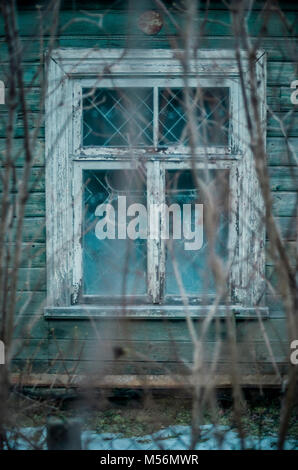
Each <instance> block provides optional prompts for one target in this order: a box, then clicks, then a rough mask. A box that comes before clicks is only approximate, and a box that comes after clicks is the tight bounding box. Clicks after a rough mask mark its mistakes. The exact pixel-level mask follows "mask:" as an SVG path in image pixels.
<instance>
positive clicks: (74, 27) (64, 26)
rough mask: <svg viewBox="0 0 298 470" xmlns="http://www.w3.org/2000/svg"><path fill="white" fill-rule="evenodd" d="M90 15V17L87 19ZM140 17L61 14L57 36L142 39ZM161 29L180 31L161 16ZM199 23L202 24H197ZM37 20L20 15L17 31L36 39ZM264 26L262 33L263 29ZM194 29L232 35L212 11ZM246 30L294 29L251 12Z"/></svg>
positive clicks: (223, 15)
mask: <svg viewBox="0 0 298 470" xmlns="http://www.w3.org/2000/svg"><path fill="white" fill-rule="evenodd" d="M173 14H174V18H175V22H176V23H178V24H179V28H183V27H185V25H186V24H185V21H186V20H185V15H184V14H181V13H180V12H179V11H177V10H176V11H175V12H173ZM90 15H93V16H90ZM138 18H139V14H137V11H136V12H135V14H132V12H131V11H130V12H129V14H128V13H126V14H125V13H124V12H119V11H117V10H114V11H113V10H112V9H109V10H102V11H98V10H93V9H92V10H89V11H88V12H86V13H85V11H84V10H81V11H76V12H72V11H67V10H66V11H63V10H62V11H60V14H59V32H63V34H64V35H71V36H73V35H84V34H88V35H94V34H99V33H101V34H107V35H113V34H117V33H119V32H121V34H124V35H125V34H129V33H130V32H135V31H137V32H138V33H139V35H141V33H142V32H141V31H140V29H139V28H138ZM295 18H296V16H295V12H290V11H289V12H287V20H288V22H289V25H290V27H291V26H293V25H294V21H295ZM163 22H164V26H163V28H162V29H161V31H160V32H159V36H160V37H162V36H166V35H167V34H178V33H179V29H177V28H176V27H175V25H174V24H173V23H172V21H171V19H169V17H168V16H166V15H164V17H163ZM200 23H201V24H200ZM39 25H40V20H39V18H38V12H36V11H30V12H29V11H21V12H20V14H19V28H20V34H21V35H22V36H31V37H33V38H34V37H36V38H38V36H39ZM50 25H51V19H50V15H46V16H45V17H43V21H42V27H43V30H44V34H45V36H47V35H49V33H50ZM264 25H265V29H263V28H264ZM196 27H198V28H201V29H202V33H203V34H206V35H208V34H212V35H214V36H225V35H229V34H231V32H232V21H231V15H230V12H229V11H217V10H211V11H209V12H208V14H207V15H206V14H203V13H202V14H201V15H198V18H197V19H196ZM248 30H249V33H250V34H253V35H259V34H260V33H261V31H262V35H263V36H267V35H269V36H287V35H291V34H292V33H293V28H292V27H291V30H290V31H288V30H287V28H285V26H284V24H283V21H282V20H281V18H280V16H279V15H278V13H277V12H274V11H271V12H270V14H268V13H267V14H266V13H264V14H262V12H255V11H252V12H251V14H250V16H249V19H248ZM0 35H1V36H3V35H4V27H3V20H1V22H0Z"/></svg>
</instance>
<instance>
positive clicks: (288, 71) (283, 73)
mask: <svg viewBox="0 0 298 470" xmlns="http://www.w3.org/2000/svg"><path fill="white" fill-rule="evenodd" d="M296 78H297V63H296V61H295V60H293V61H289V60H288V61H277V62H274V61H269V62H268V64H267V84H268V85H269V86H285V87H290V85H291V82H292V81H293V80H295V79H296Z"/></svg>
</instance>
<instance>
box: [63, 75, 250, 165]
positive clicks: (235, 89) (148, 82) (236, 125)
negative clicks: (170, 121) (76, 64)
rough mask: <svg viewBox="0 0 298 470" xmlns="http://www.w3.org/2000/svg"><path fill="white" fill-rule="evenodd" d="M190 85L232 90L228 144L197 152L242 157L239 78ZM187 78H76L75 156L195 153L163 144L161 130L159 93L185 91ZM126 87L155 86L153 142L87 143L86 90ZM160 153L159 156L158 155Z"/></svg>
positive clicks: (196, 81)
mask: <svg viewBox="0 0 298 470" xmlns="http://www.w3.org/2000/svg"><path fill="white" fill-rule="evenodd" d="M188 86H189V87H190V88H193V89H197V87H200V88H206V89H208V88H209V89H210V88H219V89H220V90H221V89H223V88H226V89H228V110H227V111H228V114H229V116H228V145H225V146H224V145H210V146H209V145H207V146H206V145H201V146H200V145H199V146H198V147H197V148H196V149H195V151H196V154H198V155H202V156H203V157H204V158H205V157H206V155H208V157H210V158H219V157H220V158H228V159H231V160H235V159H238V158H240V156H241V154H242V150H241V127H240V108H241V105H240V101H241V98H240V96H239V84H238V82H237V80H235V79H230V78H222V77H211V78H208V79H207V78H200V77H199V78H190V79H189V80H188ZM183 87H184V81H183V79H181V78H171V79H169V78H159V77H158V78H152V77H151V78H146V77H145V78H139V77H131V78H109V79H107V78H102V79H100V80H99V79H98V80H94V79H78V80H74V81H73V97H74V103H73V145H72V147H73V148H72V154H73V158H74V159H81V158H88V159H96V160H97V159H106V158H117V157H125V156H127V155H128V154H129V156H131V155H132V154H134V153H135V154H137V155H144V156H146V155H147V156H149V157H150V158H153V157H155V158H157V159H158V158H160V157H161V156H162V158H163V159H164V158H166V159H167V158H168V159H173V158H174V159H179V156H183V157H184V158H185V157H187V156H190V155H191V149H190V147H189V146H187V145H181V144H180V142H179V143H178V145H177V143H173V144H168V145H167V146H162V145H159V139H158V132H159V128H160V127H161V126H160V123H159V115H158V112H159V93H160V90H162V89H178V88H181V89H182V90H183ZM123 88H136V89H137V88H152V90H153V100H152V101H153V142H152V145H148V146H144V147H140V146H138V147H126V148H125V147H114V146H111V147H108V146H83V98H84V95H83V89H94V90H95V89H114V90H117V89H123ZM155 153H156V155H155Z"/></svg>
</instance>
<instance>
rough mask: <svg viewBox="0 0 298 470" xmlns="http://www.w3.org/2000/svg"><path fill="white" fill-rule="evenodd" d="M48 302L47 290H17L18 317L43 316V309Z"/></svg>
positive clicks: (16, 318)
mask: <svg viewBox="0 0 298 470" xmlns="http://www.w3.org/2000/svg"><path fill="white" fill-rule="evenodd" d="M45 304H46V292H45V291H43V292H38V291H18V292H17V306H16V317H15V320H16V321H17V320H18V315H20V316H21V317H25V316H29V317H32V316H34V317H35V316H36V315H37V316H38V315H42V316H43V309H44V306H45Z"/></svg>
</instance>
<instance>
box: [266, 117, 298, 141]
mask: <svg viewBox="0 0 298 470" xmlns="http://www.w3.org/2000/svg"><path fill="white" fill-rule="evenodd" d="M276 117H277V119H276V118H275V117H273V116H269V117H268V119H267V135H268V136H270V137H273V136H277V137H282V136H283V135H284V134H283V131H282V127H283V129H284V132H285V135H286V136H288V137H298V114H297V113H294V112H293V113H292V112H290V113H276Z"/></svg>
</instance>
